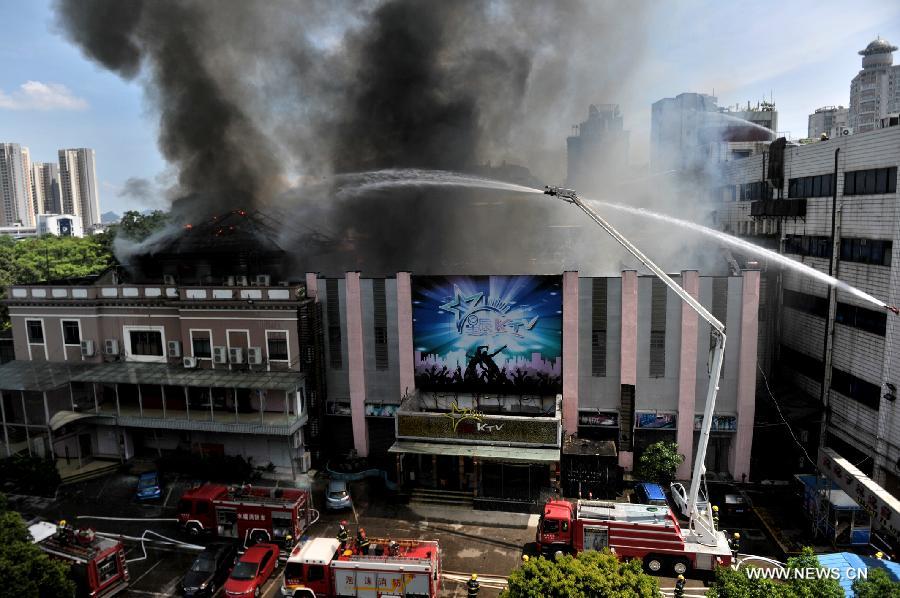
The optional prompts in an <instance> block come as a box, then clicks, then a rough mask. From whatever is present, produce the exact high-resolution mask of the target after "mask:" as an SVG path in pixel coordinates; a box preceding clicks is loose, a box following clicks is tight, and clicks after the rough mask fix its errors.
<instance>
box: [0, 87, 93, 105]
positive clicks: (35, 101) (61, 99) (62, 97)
mask: <svg viewBox="0 0 900 598" xmlns="http://www.w3.org/2000/svg"><path fill="white" fill-rule="evenodd" d="M87 107H88V103H87V100H85V99H83V98H79V97H78V96H76V95H74V94H73V93H72V90H70V89H69V88H68V87H66V86H65V85H63V84H62V83H42V82H40V81H26V82H25V83H23V84H22V85H20V86H19V88H18V89H16V90H15V91H13V92H11V93H6V92H4V91H3V90H2V89H0V109H6V110H85V109H87Z"/></svg>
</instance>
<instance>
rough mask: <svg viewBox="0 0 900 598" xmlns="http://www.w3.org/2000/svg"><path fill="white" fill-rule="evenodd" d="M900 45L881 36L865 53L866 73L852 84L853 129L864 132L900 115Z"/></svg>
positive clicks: (851, 118)
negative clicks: (899, 55) (899, 53)
mask: <svg viewBox="0 0 900 598" xmlns="http://www.w3.org/2000/svg"><path fill="white" fill-rule="evenodd" d="M896 50H897V46H895V45H893V44H891V43H890V42H889V41H887V40H885V39H881V38H880V37H879V38H877V39H875V40H874V41H872V42H871V43H870V44H869V45H868V46H866V48H865V49H864V50H860V51H859V54H860V56H862V57H863V58H862V70H861V71H859V73H858V74H857V75H856V76H855V77H853V80H852V81H851V82H850V129H852V132H854V133H864V132H866V131H871V130H873V129H879V128H881V127H882V121H884V120H886V119H889V118H890V116H891V115H893V116H896V115H897V113H898V112H900V65H894V52H895V51H896Z"/></svg>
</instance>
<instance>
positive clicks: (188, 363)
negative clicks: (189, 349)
mask: <svg viewBox="0 0 900 598" xmlns="http://www.w3.org/2000/svg"><path fill="white" fill-rule="evenodd" d="M181 363H182V365H184V367H185V368H187V369H189V370H191V369H194V368H195V367H197V358H196V357H182V358H181Z"/></svg>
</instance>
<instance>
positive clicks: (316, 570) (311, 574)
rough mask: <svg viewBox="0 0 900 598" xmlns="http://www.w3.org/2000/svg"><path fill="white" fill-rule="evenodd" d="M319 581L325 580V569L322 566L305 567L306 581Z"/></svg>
mask: <svg viewBox="0 0 900 598" xmlns="http://www.w3.org/2000/svg"><path fill="white" fill-rule="evenodd" d="M321 579H325V567H323V566H322V565H307V566H306V581H307V582H310V581H319V580H321Z"/></svg>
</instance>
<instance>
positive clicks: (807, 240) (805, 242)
mask: <svg viewBox="0 0 900 598" xmlns="http://www.w3.org/2000/svg"><path fill="white" fill-rule="evenodd" d="M784 252H785V253H795V254H797V255H802V256H806V257H820V258H823V259H830V258H831V237H821V236H811V235H786V236H785V239H784Z"/></svg>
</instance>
